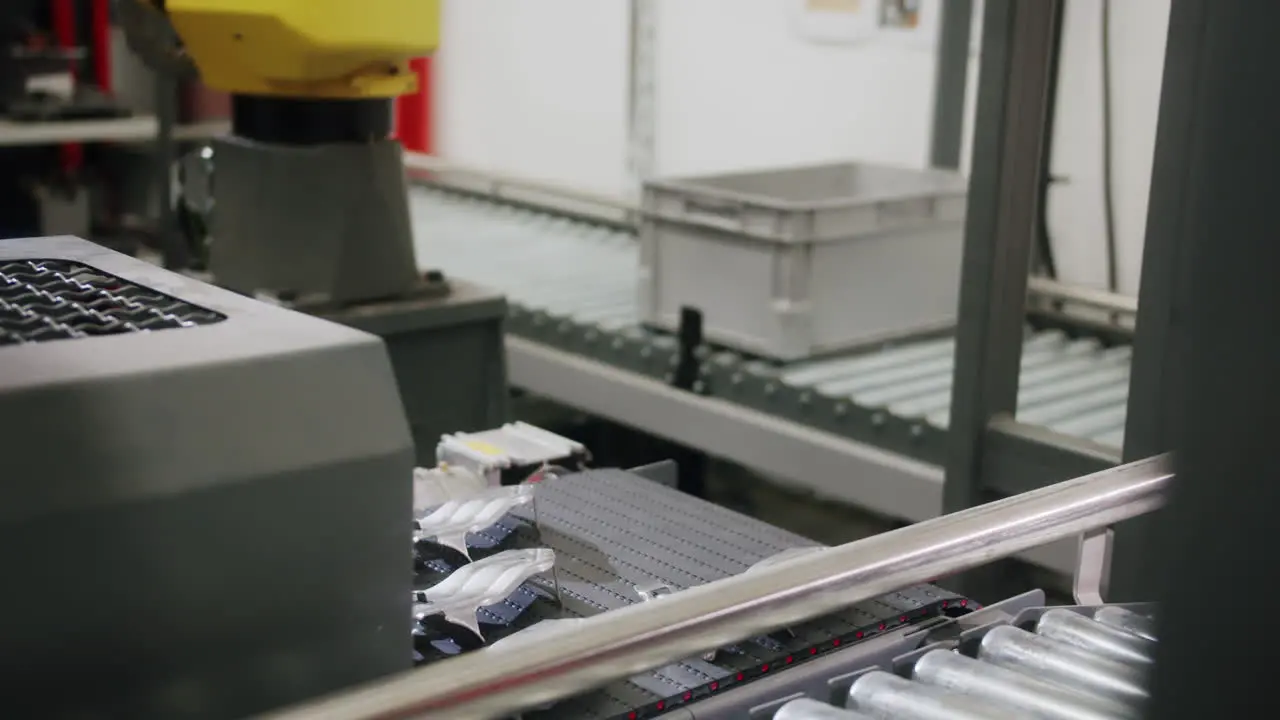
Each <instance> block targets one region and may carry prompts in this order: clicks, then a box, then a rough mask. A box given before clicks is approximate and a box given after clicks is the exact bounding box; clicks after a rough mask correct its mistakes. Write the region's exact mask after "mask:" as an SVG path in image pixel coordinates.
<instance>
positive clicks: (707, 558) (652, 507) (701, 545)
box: [481, 470, 969, 720]
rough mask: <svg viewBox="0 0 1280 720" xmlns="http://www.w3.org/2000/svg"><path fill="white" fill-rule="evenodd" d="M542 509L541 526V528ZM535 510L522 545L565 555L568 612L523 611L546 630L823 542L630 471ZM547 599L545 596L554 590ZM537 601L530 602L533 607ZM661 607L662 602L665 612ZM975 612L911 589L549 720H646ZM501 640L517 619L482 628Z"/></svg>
mask: <svg viewBox="0 0 1280 720" xmlns="http://www.w3.org/2000/svg"><path fill="white" fill-rule="evenodd" d="M535 508H536V517H537V526H538V528H539V530H540V532H538V533H536V534H535V533H534V532H533V530H532V528H533V519H534V513H535ZM535 508H530V507H529V506H524V507H521V508H519V509H518V510H516V511H514V512H513V516H514V517H515V518H517V519H518V520H519V521H520V525H521V530H520V532H519V533H518V537H517V538H515V542H516V544H518V545H522V546H545V547H550V548H552V549H554V550H555V552H556V575H555V579H556V583H557V584H558V586H559V591H560V595H561V597H562V599H563V601H564V605H563V608H562V609H557V608H555V607H554V606H553V605H551V604H550V603H547V602H539V603H535V604H533V605H529V604H528V603H524V602H521V603H520V604H521V605H522V606H523V608H524V610H525V611H526V612H527V613H530V614H531V615H532V617H525V618H523V621H522V623H521V624H522V625H523V626H526V627H527V626H529V625H531V624H533V623H534V622H535V621H537V620H543V619H551V618H555V617H561V616H563V617H584V616H588V615H595V614H598V613H600V612H605V611H608V610H612V609H616V608H619V607H624V606H627V605H631V604H633V603H637V602H643V599H642V598H641V596H640V595H639V593H638V591H637V587H638V586H639V587H641V588H644V587H653V586H666V587H668V588H670V589H671V590H673V591H679V590H682V589H685V588H688V587H691V586H695V585H701V584H704V583H707V582H711V581H713V580H718V579H721V578H725V577H729V576H732V575H737V574H740V573H743V572H746V571H747V570H748V569H750V568H751V566H752V565H754V564H755V563H758V562H760V561H761V560H764V559H766V558H770V557H773V556H774V555H777V554H778V553H780V552H782V551H784V550H788V549H792V548H797V547H813V546H814V543H813V542H811V541H809V540H806V539H804V538H802V537H800V536H798V535H794V534H792V533H788V532H786V531H784V530H780V529H778V528H775V527H772V526H770V525H768V524H766V523H763V522H760V521H758V520H754V519H751V518H748V517H745V516H743V515H739V514H738V513H735V512H733V511H731V510H727V509H724V508H721V507H718V506H716V505H712V504H711V503H708V502H704V501H701V500H697V499H695V498H691V497H689V496H687V495H684V494H682V493H679V492H677V491H675V490H671V489H668V488H666V487H664V486H661V485H659V484H657V483H653V482H650V481H648V480H645V479H644V478H642V477H640V476H639V475H636V474H634V473H630V472H626V471H622V470H591V471H586V472H581V473H576V474H573V475H568V476H565V477H561V478H557V479H553V480H549V481H547V482H544V483H541V484H539V485H538V494H537V503H536V506H535ZM543 588H544V589H545V588H546V586H545V585H544V586H543ZM526 599H527V598H526ZM659 602H660V601H659ZM968 605H969V603H968V601H966V600H964V599H962V598H959V597H958V596H956V595H953V594H951V593H948V592H947V591H945V590H942V589H940V588H937V587H933V586H919V587H914V588H907V589H904V590H902V591H900V592H896V593H892V594H890V595H886V596H883V597H880V598H877V599H875V600H872V601H868V602H864V603H858V604H857V605H854V606H852V607H850V608H848V609H846V610H844V611H842V612H839V613H836V614H833V615H829V616H826V617H824V618H821V619H818V620H815V621H811V622H808V623H804V624H803V625H800V626H797V627H795V628H793V629H792V632H790V633H787V632H783V633H776V634H773V635H770V636H767V637H760V638H756V639H754V640H751V641H747V642H744V643H740V644H739V645H738V646H735V647H734V648H729V649H726V650H723V651H721V652H720V653H719V654H718V655H717V656H716V657H715V658H714V659H713V660H711V661H708V660H707V659H703V658H693V659H689V660H686V661H685V662H682V663H677V664H674V665H670V666H667V667H664V668H659V669H658V670H655V671H653V672H651V673H645V674H642V675H638V676H635V677H633V678H632V679H631V680H629V681H624V682H619V683H614V684H612V685H610V686H608V687H606V688H604V689H602V690H600V691H597V692H593V693H590V694H588V695H585V696H582V697H578V698H574V699H572V700H570V701H568V702H566V703H562V704H559V705H557V706H556V707H554V708H553V709H551V710H549V711H548V712H547V713H545V716H546V717H548V718H557V719H558V720H559V719H562V720H573V719H575V718H589V719H595V718H601V719H603V718H610V719H612V718H617V719H618V720H623V719H625V718H645V717H654V716H657V715H660V714H662V713H663V712H666V711H669V710H671V709H673V708H676V707H679V706H682V705H686V704H690V703H693V702H695V701H697V700H701V699H704V698H708V697H712V696H717V695H720V694H724V693H728V692H731V691H732V690H734V689H736V688H738V687H740V686H743V685H747V684H750V683H752V682H753V681H755V680H758V679H760V678H763V677H765V676H766V675H767V676H768V677H770V678H773V677H775V676H779V675H780V674H785V672H786V671H787V670H788V669H789V668H791V667H794V668H795V669H800V668H802V667H806V666H808V665H810V664H811V663H813V662H815V661H818V660H823V659H826V658H828V657H829V656H831V655H833V654H836V653H838V652H839V651H841V650H842V649H844V648H847V647H851V646H857V644H858V642H859V641H862V640H870V639H872V638H875V637H879V636H880V635H882V634H884V633H891V632H894V631H896V630H898V629H900V628H902V627H904V626H907V625H912V624H915V623H918V622H920V621H923V620H926V619H929V618H936V617H938V616H939V615H940V614H941V613H942V612H943V611H944V610H946V609H947V608H948V607H952V608H957V609H959V608H962V607H966V606H968ZM481 622H482V624H487V626H488V627H489V628H490V629H491V630H493V632H492V634H489V635H487V639H488V640H490V641H491V642H492V641H494V640H495V638H499V637H500V636H501V635H504V634H505V633H504V632H503V630H502V629H500V628H496V626H497V625H508V624H510V622H511V621H510V620H509V619H505V618H504V619H501V620H499V619H497V618H486V617H483V616H482V617H481Z"/></svg>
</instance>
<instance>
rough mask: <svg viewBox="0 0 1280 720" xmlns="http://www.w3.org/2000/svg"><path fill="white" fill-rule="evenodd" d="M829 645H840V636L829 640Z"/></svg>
mask: <svg viewBox="0 0 1280 720" xmlns="http://www.w3.org/2000/svg"><path fill="white" fill-rule="evenodd" d="M831 647H840V638H836V639H835V640H832V641H831Z"/></svg>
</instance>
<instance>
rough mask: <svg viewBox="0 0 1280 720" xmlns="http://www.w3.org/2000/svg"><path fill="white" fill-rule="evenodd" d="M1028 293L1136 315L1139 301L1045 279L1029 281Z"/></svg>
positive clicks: (1043, 297)
mask: <svg viewBox="0 0 1280 720" xmlns="http://www.w3.org/2000/svg"><path fill="white" fill-rule="evenodd" d="M1027 291H1028V292H1029V293H1031V294H1032V295H1035V296H1037V297H1040V298H1042V299H1045V300H1058V301H1062V302H1068V303H1074V304H1078V305H1081V306H1084V307H1089V308H1093V309H1095V310H1105V311H1107V312H1114V313H1119V314H1122V315H1136V314H1137V312H1138V299H1137V298H1136V297H1131V296H1129V295H1120V294H1119V293H1113V292H1108V291H1106V290H1097V289H1094V288H1090V287H1085V286H1083V285H1071V284H1067V283H1064V282H1059V281H1057V280H1050V279H1049V278H1045V277H1034V276H1033V277H1031V278H1028V279H1027Z"/></svg>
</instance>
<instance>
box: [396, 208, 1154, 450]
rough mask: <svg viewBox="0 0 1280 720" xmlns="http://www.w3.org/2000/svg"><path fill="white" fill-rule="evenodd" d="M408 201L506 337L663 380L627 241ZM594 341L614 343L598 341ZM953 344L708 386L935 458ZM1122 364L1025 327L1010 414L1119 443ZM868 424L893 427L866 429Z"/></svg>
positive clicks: (447, 265) (432, 242)
mask: <svg viewBox="0 0 1280 720" xmlns="http://www.w3.org/2000/svg"><path fill="white" fill-rule="evenodd" d="M411 207H412V211H413V216H414V223H415V231H416V234H417V238H418V254H419V255H418V256H419V259H420V260H421V261H422V262H423V263H424V265H426V266H430V267H439V268H441V269H443V270H444V271H445V272H446V273H447V274H450V275H455V276H458V277H462V278H465V279H467V280H471V281H474V282H477V283H480V284H482V285H486V286H489V287H491V288H494V289H497V290H500V291H502V292H503V293H505V294H506V295H507V297H508V298H509V300H510V301H511V303H512V305H513V313H515V314H514V315H513V321H512V323H511V331H512V332H515V333H517V334H521V335H525V336H528V337H529V338H530V339H534V340H538V341H541V342H546V343H548V344H552V345H557V346H559V347H560V348H561V349H569V350H572V351H574V352H579V353H583V354H588V355H590V356H592V357H594V358H595V359H599V360H602V361H605V362H610V363H614V364H623V365H625V364H627V363H626V362H624V361H623V360H621V359H620V358H621V357H622V356H621V355H619V354H618V352H617V348H618V347H620V346H621V345H622V342H623V339H625V340H626V342H627V344H628V346H634V345H637V344H638V345H640V346H641V350H640V353H641V354H642V355H644V356H645V357H649V356H651V355H652V356H654V357H657V361H656V362H650V363H648V364H647V365H639V366H636V367H632V368H629V369H637V370H638V371H641V372H656V373H659V374H660V373H663V372H665V369H666V368H667V367H668V363H666V362H664V361H663V359H662V357H661V355H662V353H664V352H667V353H669V352H671V347H672V344H671V342H670V339H669V338H666V337H664V336H661V335H657V334H652V333H649V332H648V331H646V330H644V329H642V328H641V327H640V326H639V315H638V311H637V306H636V285H635V283H636V280H635V267H636V260H637V258H636V245H635V243H634V242H633V238H632V236H631V235H630V234H628V233H626V232H623V231H619V230H615V229H611V228H606V227H601V226H597V225H592V224H589V223H585V222H578V221H574V220H570V219H565V218H560V217H554V216H549V215H544V214H541V213H538V212H536V211H532V210H528V209H522V208H515V207H509V206H504V205H499V204H495V203H493V202H489V201H486V200H483V199H477V198H473V197H469V196H462V195H455V194H451V193H447V192H444V191H440V190H436V189H431V188H425V187H415V188H414V189H413V191H412V193H411ZM596 336H604V338H605V339H606V340H607V339H608V338H609V337H612V338H614V339H613V341H612V343H610V342H607V341H599V340H596V341H594V342H593V338H596ZM611 348H612V350H613V352H611V351H610V349H611ZM952 349H953V345H952V341H951V340H950V339H948V338H934V339H920V340H915V341H906V342H903V343H900V344H898V345H897V346H895V347H886V348H883V349H879V350H874V351H870V352H865V353H861V354H857V355H853V356H844V357H835V358H826V359H822V360H818V361H811V362H804V363H797V364H793V365H791V366H787V367H783V368H777V367H775V366H773V365H769V364H766V363H760V362H752V361H751V360H750V359H747V358H742V357H740V356H737V355H734V354H722V355H720V356H718V357H717V358H715V362H714V363H713V364H712V367H711V371H710V372H711V378H709V383H708V384H709V390H710V392H711V394H713V395H717V396H719V397H722V398H724V399H727V400H731V401H734V402H740V403H743V404H746V405H749V406H753V407H756V408H757V409H762V410H766V411H767V412H770V413H773V414H778V415H781V416H785V417H789V418H790V419H794V420H797V421H800V422H806V423H810V424H814V425H816V426H818V427H821V428H822V429H824V430H828V431H834V432H839V433H844V434H847V435H849V436H850V437H851V438H852V439H855V440H859V441H862V442H869V443H872V444H879V445H881V446H884V447H887V448H888V449H891V450H895V451H899V452H906V453H908V454H911V455H915V456H916V457H919V458H920V459H923V460H929V461H937V460H938V457H937V455H938V453H937V448H938V447H939V446H940V444H941V443H940V442H938V441H936V440H934V441H930V437H931V436H941V435H942V434H943V433H944V432H945V430H946V425H947V420H948V416H949V411H950V400H951V372H952V354H953V353H952ZM651 359H652V358H651ZM1129 359H1130V349H1129V348H1128V347H1114V348H1106V347H1103V346H1102V345H1101V344H1100V343H1098V342H1097V341H1094V340H1087V339H1078V340H1071V339H1069V338H1067V337H1066V336H1065V335H1063V334H1062V333H1060V332H1057V331H1043V332H1038V333H1029V335H1028V338H1027V341H1026V346H1025V348H1024V352H1023V374H1022V388H1021V391H1020V395H1019V400H1020V406H1019V411H1018V418H1019V420H1023V421H1026V422H1029V423H1033V424H1039V425H1042V426H1045V427H1048V428H1050V429H1052V430H1056V431H1058V432H1062V433H1065V434H1067V435H1070V436H1074V437H1077V438H1081V439H1086V440H1091V441H1094V442H1097V443H1099V444H1101V445H1104V446H1108V447H1111V448H1119V447H1120V446H1121V445H1122V443H1123V440H1124V435H1123V433H1124V418H1125V409H1126V403H1127V396H1128V386H1129V382H1128V381H1129ZM655 368H656V369H655ZM730 379H732V381H731V380H730ZM813 397H819V398H822V399H824V400H826V401H827V402H826V408H827V409H829V410H832V409H833V412H835V413H837V414H839V415H841V416H845V414H846V413H845V410H846V409H848V410H860V411H863V412H864V413H868V414H869V416H870V418H871V420H872V422H871V423H863V424H857V423H844V422H838V421H837V419H835V418H825V419H824V416H823V412H821V411H813V410H812V409H811V408H808V407H806V406H807V404H808V401H809V399H810V398H813ZM846 405H847V406H848V408H846V407H845V406H846ZM828 414H830V413H828ZM871 425H874V426H876V427H881V426H887V427H889V428H891V430H892V428H897V429H898V430H897V431H889V432H871V433H868V432H865V431H864V430H863V427H864V426H871ZM894 432H897V433H898V435H895V434H894Z"/></svg>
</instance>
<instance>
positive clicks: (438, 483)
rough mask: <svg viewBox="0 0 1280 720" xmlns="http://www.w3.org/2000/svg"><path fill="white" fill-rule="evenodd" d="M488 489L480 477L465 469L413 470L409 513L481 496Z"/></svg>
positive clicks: (446, 467) (483, 479)
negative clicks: (411, 499) (411, 508)
mask: <svg viewBox="0 0 1280 720" xmlns="http://www.w3.org/2000/svg"><path fill="white" fill-rule="evenodd" d="M488 487H489V484H488V482H487V481H486V480H485V478H484V476H482V475H478V474H476V473H475V472H474V471H472V470H471V469H469V468H464V467H458V466H456V465H440V466H437V467H433V468H414V470H413V513H414V515H419V514H422V513H425V512H427V511H428V510H434V509H435V508H438V507H440V506H441V505H444V504H445V503H447V502H449V501H451V500H464V499H466V498H470V497H475V496H477V495H481V494H483V493H484V492H485V491H486V490H487V489H488Z"/></svg>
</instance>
